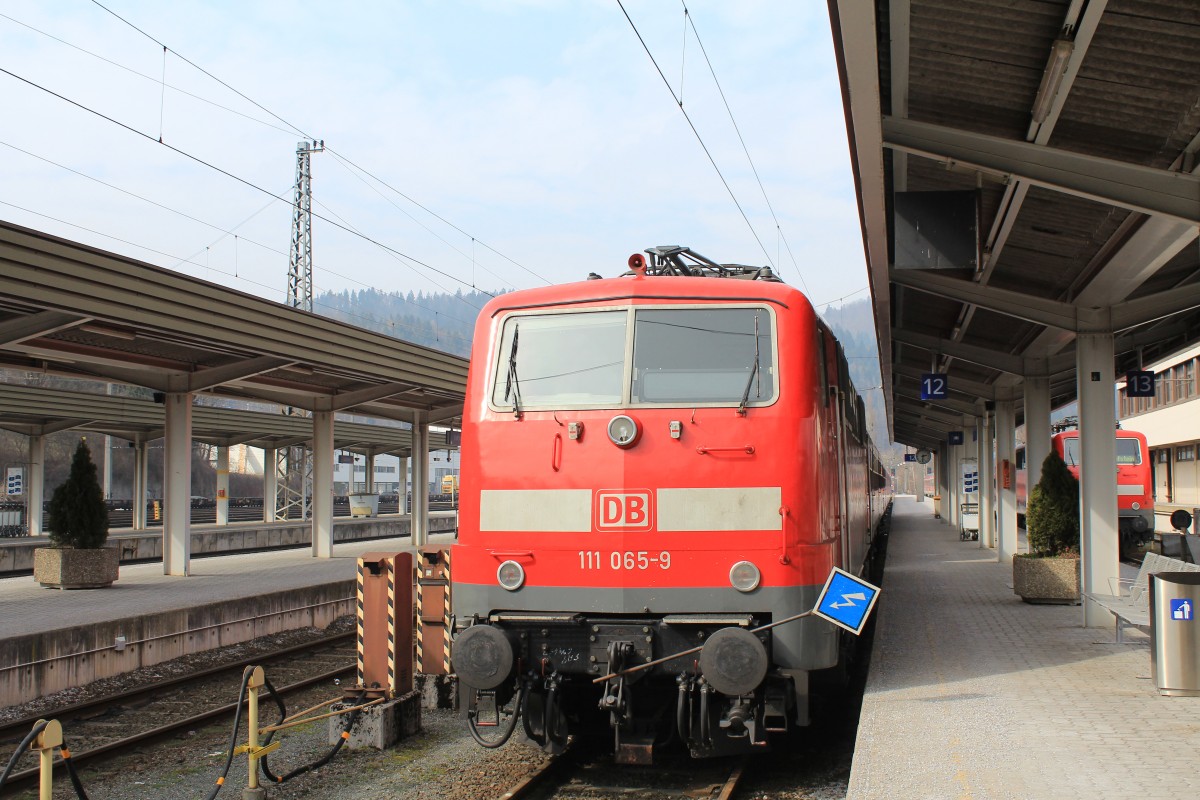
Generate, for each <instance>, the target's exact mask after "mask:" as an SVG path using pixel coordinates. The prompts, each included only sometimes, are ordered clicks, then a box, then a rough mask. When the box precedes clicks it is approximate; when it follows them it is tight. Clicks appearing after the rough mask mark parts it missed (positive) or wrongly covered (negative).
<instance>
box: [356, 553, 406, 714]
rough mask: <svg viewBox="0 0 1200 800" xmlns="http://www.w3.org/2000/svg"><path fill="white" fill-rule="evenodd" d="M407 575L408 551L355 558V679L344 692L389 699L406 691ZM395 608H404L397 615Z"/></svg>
mask: <svg viewBox="0 0 1200 800" xmlns="http://www.w3.org/2000/svg"><path fill="white" fill-rule="evenodd" d="M411 574H412V555H411V554H410V553H364V554H363V555H362V557H360V558H359V559H358V620H357V622H358V665H357V666H358V682H357V685H356V686H354V687H352V688H349V689H347V690H346V694H347V696H349V695H352V694H353V695H357V694H358V693H359V692H364V691H365V692H366V693H367V695H368V696H369V697H371V698H375V697H386V698H388V699H391V698H394V697H398V696H400V695H404V694H408V693H409V692H411V691H412V688H413V664H412V650H411V649H410V648H411V646H412V621H411V617H410V616H409V614H408V612H407V609H410V608H412V602H413V599H412V583H411V581H410V580H409V578H408V576H409V575H411ZM398 576H403V577H401V578H400V579H399V580H397V577H398ZM397 608H403V609H406V611H405V613H403V614H401V615H399V616H397V614H396V609H397Z"/></svg>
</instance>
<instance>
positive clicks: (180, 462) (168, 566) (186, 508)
mask: <svg viewBox="0 0 1200 800" xmlns="http://www.w3.org/2000/svg"><path fill="white" fill-rule="evenodd" d="M166 419H167V435H166V440H165V441H166V454H165V456H164V458H163V574H164V575H187V574H188V573H189V571H190V569H191V557H192V395H191V394H190V393H188V392H167V396H166Z"/></svg>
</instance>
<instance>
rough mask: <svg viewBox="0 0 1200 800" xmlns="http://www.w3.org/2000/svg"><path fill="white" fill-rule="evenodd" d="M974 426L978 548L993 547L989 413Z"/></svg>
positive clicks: (992, 465)
mask: <svg viewBox="0 0 1200 800" xmlns="http://www.w3.org/2000/svg"><path fill="white" fill-rule="evenodd" d="M976 426H977V428H978V430H979V546H980V547H995V546H996V545H995V543H994V535H995V526H994V525H993V524H992V520H993V516H992V515H993V513H994V512H993V509H994V508H995V496H996V487H995V486H994V483H995V474H996V470H995V466H994V464H993V463H992V459H993V458H994V456H995V451H994V450H993V449H992V447H993V445H992V419H991V413H990V412H988V411H986V410H985V411H984V412H983V415H982V416H980V417H979V422H978V423H976Z"/></svg>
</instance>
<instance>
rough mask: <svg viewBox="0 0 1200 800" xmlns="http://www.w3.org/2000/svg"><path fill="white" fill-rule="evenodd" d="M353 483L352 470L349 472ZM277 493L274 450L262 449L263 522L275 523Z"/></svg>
mask: <svg viewBox="0 0 1200 800" xmlns="http://www.w3.org/2000/svg"><path fill="white" fill-rule="evenodd" d="M350 474H351V478H350V480H351V481H353V480H354V478H353V475H354V469H353V468H351V470H350ZM278 491H279V479H278V478H277V477H276V475H275V448H274V447H264V448H263V503H262V506H263V522H274V521H275V495H276V494H277V493H278Z"/></svg>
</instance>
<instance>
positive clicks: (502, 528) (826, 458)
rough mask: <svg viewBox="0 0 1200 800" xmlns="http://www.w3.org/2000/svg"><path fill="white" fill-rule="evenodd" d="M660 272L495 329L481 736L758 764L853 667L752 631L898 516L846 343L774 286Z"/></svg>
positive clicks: (593, 286) (462, 622) (465, 610)
mask: <svg viewBox="0 0 1200 800" xmlns="http://www.w3.org/2000/svg"><path fill="white" fill-rule="evenodd" d="M647 252H648V253H649V254H650V255H651V259H652V261H651V263H650V264H648V265H647V264H646V262H645V261H644V260H643V259H642V257H641V256H640V255H638V256H634V257H632V258H631V259H630V263H631V266H633V272H632V273H631V274H629V275H626V276H623V277H620V278H615V279H608V280H604V279H597V280H589V281H585V282H581V283H575V284H569V285H565V286H555V287H547V288H542V289H533V290H528V291H520V292H514V293H511V294H506V295H503V296H501V297H498V298H496V299H495V300H493V301H491V302H490V303H489V304H488V305H487V306H486V307H485V308H484V309H483V311H482V313H481V315H480V318H479V323H478V326H477V329H476V336H475V341H474V350H473V353H472V359H471V369H470V375H469V377H468V386H467V397H466V405H465V408H464V417H463V435H462V452H461V476H460V480H461V484H460V489H461V499H460V520H459V526H460V527H459V531H460V532H459V539H458V543H457V544H456V545H455V547H454V552H453V556H452V558H453V564H454V570H453V576H452V580H453V597H454V614H455V625H454V627H455V639H454V645H453V652H452V655H453V664H454V668H455V671H456V672H457V673H458V675H459V679H460V681H461V682H462V683H463V684H464V686H465V687H467V689H468V693H469V694H470V711H469V719H468V722H469V724H470V726H471V728H472V732H473V733H474V734H475V735H476V738H477V739H479V740H480V741H481V742H486V743H489V744H492V743H495V742H498V741H502V740H503V739H504V738H506V734H507V733H508V732H510V731H511V730H512V728H513V727H514V726H515V725H516V720H517V718H518V716H521V717H523V719H524V726H525V731H526V733H527V734H529V735H530V736H531V737H532V738H533V739H534V740H536V741H538V742H541V743H543V744H544V745H545V746H546V747H547V748H550V749H554V748H557V747H560V746H561V745H562V744H563V743H564V742H565V739H566V736H567V734H568V732H570V731H575V732H586V731H588V730H591V729H594V728H596V727H598V726H611V728H612V730H613V734H614V737H615V742H616V747H617V752H618V757H619V758H621V759H622V760H625V761H644V760H646V759H648V758H649V754H650V752H651V749H652V747H653V744H654V743H655V742H656V741H663V740H664V739H665V738H668V737H669V736H671V735H672V734H674V735H677V736H678V737H679V738H680V739H681V740H683V741H684V742H686V743H687V745H688V746H689V748H690V749H691V751H692V753H693V754H695V755H699V756H703V755H714V754H724V753H731V752H739V751H745V750H747V749H750V748H753V747H759V746H762V745H763V744H765V742H766V739H767V734H768V733H769V732H772V731H781V730H784V729H786V728H787V727H788V726H789V725H792V724H805V723H807V720H808V698H809V676H810V675H811V674H812V673H814V672H816V671H822V670H830V669H833V668H837V667H838V666H839V664H840V663H843V661H844V658H845V650H846V648H845V647H844V646H843V643H842V635H841V631H840V629H838V628H836V627H835V626H833V625H831V624H830V623H828V622H826V621H823V620H821V619H818V618H813V617H810V618H805V619H801V620H798V621H796V622H792V623H788V624H787V625H782V626H780V627H777V628H774V629H771V630H770V631H768V632H760V633H753V632H752V631H753V630H754V629H755V628H758V627H760V626H762V625H764V624H767V623H770V622H772V621H777V620H781V619H783V618H786V617H789V616H792V615H795V614H798V613H800V612H802V611H806V610H808V609H810V608H811V607H812V605H813V603H814V601H815V599H816V597H817V594H818V592H819V591H820V589H821V587H822V586H823V584H824V582H825V580H826V578H827V576H828V575H829V572H830V570H831V569H833V568H834V567H841V568H843V569H845V570H847V571H849V572H852V573H861V572H862V570H863V569H864V567H865V564H866V563H867V559H868V555H869V551H870V548H871V545H872V537H873V535H874V532H875V531H876V529H877V526H878V523H879V520H880V517H881V516H882V515H883V514H884V513H885V511H886V509H887V508H888V507H889V505H888V504H889V503H890V495H889V487H890V483H889V480H888V476H887V475H886V472H885V471H884V469H883V467H882V464H881V463H880V461H879V457H878V454H877V453H876V452H875V450H874V448H873V447H872V446H871V443H870V441H869V438H868V436H867V433H866V420H865V409H864V407H863V403H862V400H861V399H860V398H859V397H858V395H857V394H856V393H855V391H854V387H853V385H852V383H851V381H850V379H849V375H848V370H847V365H846V360H845V357H844V355H843V354H842V352H841V348H840V346H839V345H838V344H837V342H836V340H835V339H834V338H833V336H832V335H831V334H830V332H829V331H828V329H827V328H826V326H825V325H824V324H823V323H822V322H821V320H820V319H819V318H818V316H817V315H816V314H815V312H814V310H813V308H812V306H811V304H810V303H809V301H808V300H807V298H805V297H804V295H803V294H801V293H800V292H799V291H797V290H796V289H794V288H791V287H789V286H787V285H785V284H783V283H781V282H779V281H778V280H776V279H775V278H774V276H773V275H771V274H770V271H769V270H766V269H757V268H750V267H740V266H731V265H720V264H716V263H714V262H711V261H708V260H707V259H704V258H703V257H700V256H697V255H696V254H693V253H691V251H689V250H687V249H686V248H678V247H673V248H652V249H651V250H649V251H647ZM698 645H703V648H702V650H701V651H700V653H699V654H698V655H694V656H688V657H684V658H677V659H672V660H668V661H666V662H665V663H658V662H659V660H660V659H663V658H665V657H668V656H671V655H673V654H675V653H680V652H682V651H685V650H689V649H691V648H694V647H696V646H698ZM647 664H649V667H648V668H642V665H647ZM601 678H606V679H605V680H601V681H599V682H597V681H598V679H601ZM504 706H511V707H512V709H513V710H512V712H511V713H510V714H508V715H507V718H505V717H504V715H502V714H501V712H500V708H501V707H504ZM502 719H503V720H504V721H503V723H502ZM488 728H491V729H492V730H491V731H488V730H486V729H488ZM497 729H499V730H497ZM489 733H493V734H495V736H493V737H492V738H491V739H490V740H489V739H488V738H487V734H489Z"/></svg>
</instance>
